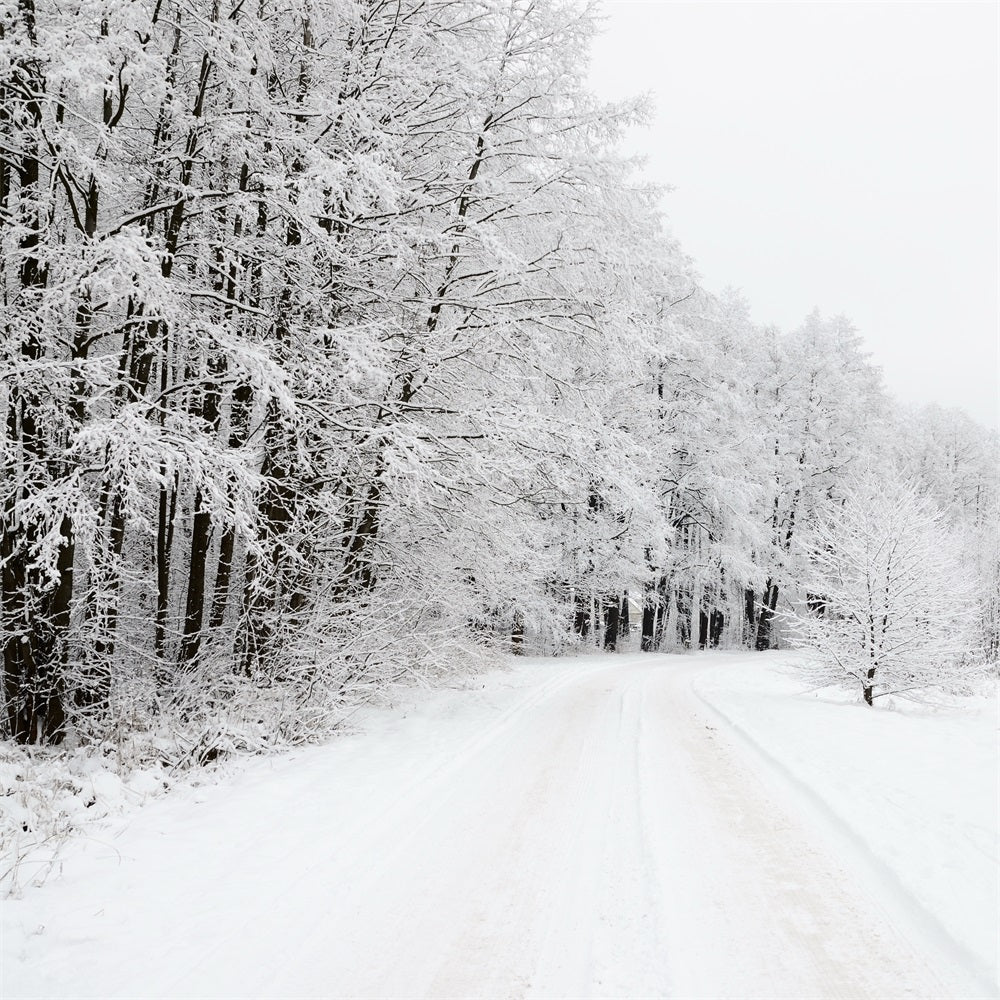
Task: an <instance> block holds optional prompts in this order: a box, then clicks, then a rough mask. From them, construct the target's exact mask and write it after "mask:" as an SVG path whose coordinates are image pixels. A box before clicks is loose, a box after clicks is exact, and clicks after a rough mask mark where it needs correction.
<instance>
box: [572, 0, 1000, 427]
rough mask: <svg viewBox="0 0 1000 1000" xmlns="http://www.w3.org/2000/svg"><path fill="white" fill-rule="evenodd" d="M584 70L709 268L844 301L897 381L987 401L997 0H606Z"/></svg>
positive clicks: (781, 311) (755, 288)
mask: <svg viewBox="0 0 1000 1000" xmlns="http://www.w3.org/2000/svg"><path fill="white" fill-rule="evenodd" d="M605 9H606V11H607V15H608V20H607V31H606V33H605V35H604V36H603V37H602V38H601V39H599V40H598V42H597V45H596V47H595V51H594V61H593V67H592V75H591V82H592V86H593V88H594V89H595V90H596V91H597V92H598V93H599V94H600V95H601V96H604V97H606V98H620V97H624V96H629V95H635V94H639V93H643V92H652V93H653V97H654V100H655V104H656V111H655V120H654V122H653V124H652V127H651V129H649V130H645V131H642V132H639V133H636V134H635V135H633V137H632V138H631V139H630V143H629V148H630V149H632V150H634V151H642V152H643V153H645V154H646V155H647V156H648V159H649V163H648V166H647V169H646V175H647V176H648V177H649V178H650V179H652V180H656V181H658V182H660V183H663V184H669V185H672V186H673V188H674V190H673V191H672V192H671V193H670V194H668V195H667V196H666V197H665V199H664V206H665V209H666V212H667V215H668V217H669V220H670V225H671V229H672V230H673V232H674V234H675V235H676V236H677V238H678V239H679V240H680V242H681V244H682V246H683V247H684V249H685V250H686V251H687V253H688V254H690V255H691V256H693V257H694V258H695V260H696V262H697V266H698V270H699V271H700V272H701V274H702V276H703V279H704V283H705V285H706V287H708V288H709V289H710V290H713V291H718V290H721V289H722V288H723V287H724V286H726V285H733V286H734V287H738V288H741V289H742V290H743V292H744V294H745V296H746V298H747V299H748V301H749V302H750V305H751V309H752V313H753V316H754V318H755V320H756V321H757V322H760V323H777V324H778V325H779V326H780V327H782V328H783V329H791V328H793V327H795V326H797V325H798V324H799V323H800V322H801V321H802V319H803V318H804V317H805V315H806V314H807V313H808V312H809V311H810V310H811V309H812V308H813V307H814V306H818V307H819V309H820V310H821V311H822V312H823V313H824V314H833V313H845V314H846V315H847V316H849V317H850V318H851V319H852V320H853V321H854V323H855V325H856V326H857V327H858V329H859V331H860V332H861V334H862V336H863V337H864V338H865V341H866V343H867V344H868V347H869V349H870V350H871V352H872V354H873V358H874V361H875V362H876V363H877V364H879V365H881V366H882V368H883V371H884V373H885V379H886V383H887V385H888V387H889V389H890V391H891V392H893V393H894V394H895V395H896V396H897V397H898V398H900V399H903V400H906V401H912V402H937V403H940V404H942V405H944V406H961V407H963V408H964V409H965V410H966V411H967V412H968V413H969V414H970V415H971V416H972V417H974V418H975V419H977V420H979V421H981V422H984V423H989V424H996V423H997V421H998V415H997V414H998V365H1000V361H998V303H997V283H998V277H997V272H998V254H997V243H998V239H997V236H998V205H997V189H998V179H997V178H998V163H997V142H998V139H997V117H998V109H997V103H998V102H997V90H998V77H997V49H998V16H997V12H998V5H997V4H995V3H994V2H992V0H989V2H982V3H960V2H957V0H948V2H946V3H908V2H896V3H869V2H863V3H850V2H837V3H822V2H808V3H753V2H745V0H743V2H739V3H721V2H720V3H714V2H707V0H702V2H674V0H646V2H641V0H605Z"/></svg>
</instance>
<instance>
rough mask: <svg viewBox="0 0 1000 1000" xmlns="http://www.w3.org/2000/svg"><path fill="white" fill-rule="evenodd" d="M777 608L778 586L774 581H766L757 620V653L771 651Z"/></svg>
mask: <svg viewBox="0 0 1000 1000" xmlns="http://www.w3.org/2000/svg"><path fill="white" fill-rule="evenodd" d="M777 607H778V584H777V583H776V582H775V581H774V580H768V581H767V587H766V589H765V590H764V599H763V601H762V602H761V605H760V615H759V617H758V619H757V641H756V643H755V648H756V649H757V651H758V652H763V651H764V650H765V649H771V648H772V643H773V641H774V612H775V610H776V608H777Z"/></svg>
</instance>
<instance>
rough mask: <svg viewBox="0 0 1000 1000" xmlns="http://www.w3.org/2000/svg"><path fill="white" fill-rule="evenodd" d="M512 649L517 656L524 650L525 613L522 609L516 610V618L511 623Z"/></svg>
mask: <svg viewBox="0 0 1000 1000" xmlns="http://www.w3.org/2000/svg"><path fill="white" fill-rule="evenodd" d="M510 651H511V652H512V653H513V654H514V655H515V656H520V655H521V654H522V653H523V652H524V615H522V614H521V612H520V611H515V612H514V620H513V622H512V623H511V628H510Z"/></svg>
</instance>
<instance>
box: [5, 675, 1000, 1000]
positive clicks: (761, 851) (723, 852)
mask: <svg viewBox="0 0 1000 1000" xmlns="http://www.w3.org/2000/svg"><path fill="white" fill-rule="evenodd" d="M735 659H736V658H735V657H732V658H729V660H725V659H723V658H718V659H715V660H713V659H711V658H700V657H695V658H684V657H654V656H633V657H628V656H617V657H606V658H596V657H593V658H586V659H582V660H577V661H556V662H555V663H554V664H553V663H552V662H551V661H549V662H548V663H547V664H542V663H541V662H540V661H538V662H536V664H534V665H531V666H534V667H535V670H534V673H531V672H530V671H529V668H528V667H522V668H520V669H519V671H518V672H516V673H515V674H513V675H500V676H501V677H503V676H507V677H508V680H507V681H506V682H504V681H502V680H501V681H498V680H497V678H496V677H493V678H492V679H491V680H490V681H489V684H488V685H487V688H486V689H485V690H484V691H483V692H471V691H466V692H448V693H445V694H442V695H440V696H436V695H428V696H426V698H425V700H424V704H423V705H420V704H416V705H415V707H413V708H411V710H410V711H408V712H407V713H405V714H404V713H403V712H402V710H397V711H396V712H395V713H393V712H383V713H381V715H379V714H378V713H376V714H375V716H373V718H372V719H371V720H370V722H371V725H368V724H366V726H365V731H364V732H363V733H357V734H352V735H349V736H346V737H344V738H343V739H342V740H339V741H335V742H334V743H333V744H332V745H330V746H327V747H319V748H314V749H310V750H308V751H303V752H301V753H298V754H296V755H295V756H294V757H293V758H292V759H285V760H281V761H272V762H267V763H266V764H262V765H261V766H260V767H251V768H250V769H248V771H247V772H246V773H245V774H243V775H242V776H241V777H240V778H239V779H237V780H235V781H229V782H228V783H225V784H223V785H220V786H218V787H209V788H206V789H203V790H201V791H200V792H199V794H197V795H196V796H193V797H192V796H189V797H187V798H184V797H181V798H177V799H175V798H174V797H170V798H169V799H167V800H163V801H159V802H153V803H151V804H150V805H148V806H147V807H146V808H145V809H143V810H141V811H140V812H139V813H137V814H136V815H135V816H134V817H133V820H132V822H131V823H130V825H129V826H128V827H127V828H126V829H124V830H123V832H121V833H120V835H119V836H118V837H117V838H116V839H115V840H114V841H113V843H110V844H101V843H98V842H96V841H92V842H90V843H89V844H86V845H83V846H81V848H80V849H79V850H78V851H76V852H75V853H72V854H71V855H70V856H69V857H68V859H67V861H66V864H65V869H64V878H63V879H62V880H60V881H52V882H50V883H49V884H47V885H46V886H44V887H43V888H41V889H33V890H30V891H28V892H27V893H26V895H25V898H24V899H23V900H19V901H15V902H11V903H8V904H5V912H4V915H3V928H4V939H3V947H2V959H3V969H2V980H0V994H2V996H3V997H7V998H13V997H15V996H45V997H56V996H101V997H113V996H130V997H138V996H144V997H145V996H164V997H195V996H198V997H337V996H350V997H411V996H412V997H425V996H434V997H520V996H525V997H557V996H559V997H562V996H622V997H640V996H681V997H751V996H759V997H784V996H787V997H873V998H874V997H879V998H882V997H885V998H888V997H904V996H905V997H946V996H980V995H989V991H990V984H989V983H988V982H985V981H984V980H983V979H982V978H981V977H980V978H978V979H977V978H976V976H975V974H974V972H970V970H968V969H963V968H962V967H961V963H960V962H956V961H955V960H954V958H953V956H949V955H948V954H947V953H946V950H944V949H936V948H935V947H934V946H933V945H934V942H933V940H929V938H928V936H927V935H926V934H923V933H922V932H921V928H920V920H919V919H915V920H913V921H909V920H907V919H906V916H905V913H903V915H902V916H901V915H900V912H899V908H898V907H895V908H894V907H892V906H887V905H884V900H885V899H886V898H887V894H886V893H885V892H884V891H883V888H884V887H880V886H879V885H872V884H871V879H870V875H869V873H867V872H866V871H865V870H864V869H863V868H861V867H858V866H857V865H855V864H853V862H852V859H851V857H849V856H845V855H843V854H840V853H838V851H837V846H836V842H835V841H834V840H831V839H830V838H827V837H825V836H824V835H823V831H822V830H821V829H820V828H819V827H818V826H817V825H816V824H814V823H811V822H810V821H809V820H808V818H807V817H806V815H805V813H804V812H803V811H802V810H799V809H798V808H797V804H796V800H795V796H794V791H790V790H789V789H788V788H785V787H783V786H782V785H781V782H780V781H775V780H771V779H772V777H773V776H772V775H770V774H769V772H768V767H767V764H766V762H765V761H764V760H763V758H762V757H760V755H755V754H754V752H753V751H752V750H751V749H748V747H747V745H746V741H745V739H744V738H743V737H741V736H740V735H738V734H737V733H736V732H735V731H734V730H733V729H731V728H730V727H729V725H728V724H727V722H726V721H725V718H724V717H723V716H720V715H719V714H717V713H716V712H715V711H714V710H713V709H712V708H711V707H710V706H709V705H708V704H706V701H705V700H703V697H702V696H699V694H698V693H697V690H696V688H695V681H696V680H698V679H699V678H703V677H704V675H705V672H706V670H709V671H710V670H712V669H713V664H719V663H732V662H734V661H735ZM748 659H749V658H748ZM199 800H200V801H199Z"/></svg>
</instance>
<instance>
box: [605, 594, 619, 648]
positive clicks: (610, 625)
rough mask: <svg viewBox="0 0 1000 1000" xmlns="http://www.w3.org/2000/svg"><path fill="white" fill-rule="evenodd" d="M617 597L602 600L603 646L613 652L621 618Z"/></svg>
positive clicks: (616, 642)
mask: <svg viewBox="0 0 1000 1000" xmlns="http://www.w3.org/2000/svg"><path fill="white" fill-rule="evenodd" d="M619 608H620V606H619V603H618V599H617V598H612V599H611V600H605V602H604V648H605V649H606V650H607V651H608V652H609V653H613V652H614V651H615V650H616V649H617V648H618V634H619V632H618V630H619V621H620V618H621V614H620V610H619Z"/></svg>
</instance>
